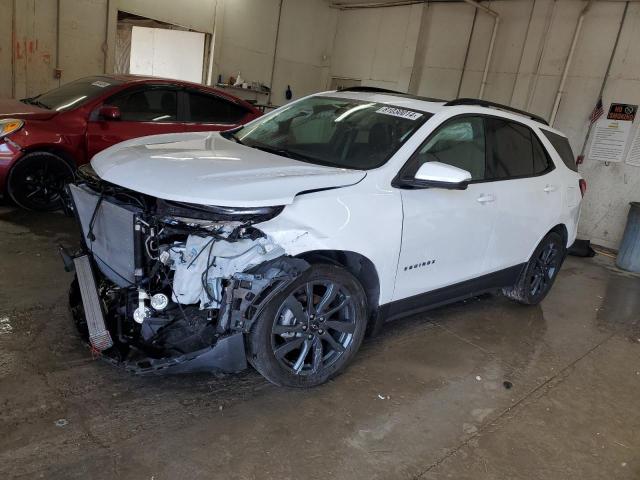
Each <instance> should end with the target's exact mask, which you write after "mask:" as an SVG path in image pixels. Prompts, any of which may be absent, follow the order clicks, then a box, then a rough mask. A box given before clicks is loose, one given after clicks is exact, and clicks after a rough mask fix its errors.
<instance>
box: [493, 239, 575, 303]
mask: <svg viewBox="0 0 640 480" xmlns="http://www.w3.org/2000/svg"><path fill="white" fill-rule="evenodd" d="M566 254H567V248H566V245H565V244H564V242H563V241H562V237H561V236H560V235H558V234H557V233H555V232H551V233H549V234H547V236H546V237H544V238H543V239H542V241H541V242H540V244H539V245H538V247H537V248H536V249H535V251H534V252H533V255H531V258H530V259H529V261H528V262H527V264H526V266H525V268H524V269H523V270H522V273H521V274H520V277H519V278H518V281H517V282H516V284H515V285H514V286H513V287H508V288H504V289H503V290H502V292H503V293H504V295H505V296H507V297H509V298H510V299H512V300H515V301H516V302H519V303H522V304H524V305H537V304H538V303H540V302H541V301H542V300H543V299H544V297H546V296H547V294H548V293H549V290H551V287H552V286H553V282H555V279H556V277H557V276H558V272H559V271H560V267H561V266H562V262H564V259H565V257H566Z"/></svg>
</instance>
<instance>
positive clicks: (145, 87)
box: [89, 83, 185, 125]
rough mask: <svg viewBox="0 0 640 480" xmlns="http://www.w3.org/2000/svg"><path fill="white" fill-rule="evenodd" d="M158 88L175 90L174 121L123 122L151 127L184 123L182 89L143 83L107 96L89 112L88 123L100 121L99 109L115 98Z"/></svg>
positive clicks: (174, 86) (165, 84)
mask: <svg viewBox="0 0 640 480" xmlns="http://www.w3.org/2000/svg"><path fill="white" fill-rule="evenodd" d="M158 88H164V89H166V90H175V92H176V102H177V105H176V119H175V120H166V121H164V120H163V121H162V122H149V121H147V122H145V121H143V120H123V121H124V122H131V123H150V124H152V125H160V124H163V123H185V122H184V120H182V118H185V117H184V116H183V113H184V105H183V103H184V102H183V101H182V100H181V97H182V95H181V92H182V90H184V87H182V86H179V85H173V84H171V83H143V84H139V85H131V86H128V87H125V88H123V89H121V90H118V91H117V92H115V93H113V94H112V95H109V96H108V97H107V98H105V99H104V100H103V101H102V102H101V103H100V104H98V106H96V108H94V109H93V111H92V112H91V115H90V117H89V120H90V121H102V120H101V119H100V118H99V116H98V112H99V111H100V109H101V108H102V107H103V106H105V105H111V101H112V99H114V98H117V97H119V96H121V95H131V94H133V93H136V92H138V91H142V90H155V89H158Z"/></svg>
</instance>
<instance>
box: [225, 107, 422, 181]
mask: <svg viewBox="0 0 640 480" xmlns="http://www.w3.org/2000/svg"><path fill="white" fill-rule="evenodd" d="M430 116H431V114H430V113H425V112H419V111H415V110H407V109H403V108H398V107H393V106H389V105H385V104H381V103H375V102H363V101H358V100H352V99H345V98H329V97H311V98H308V99H306V100H302V101H300V102H297V103H294V104H292V105H291V106H290V107H288V108H285V109H283V110H281V111H280V112H277V113H274V114H272V115H267V116H265V117H263V118H262V119H261V120H258V121H257V122H255V123H252V124H251V125H249V126H246V127H243V128H241V129H240V130H237V131H236V132H235V134H234V137H235V139H237V140H238V141H240V142H241V143H243V144H245V145H248V146H251V147H254V148H259V149H263V150H265V151H269V152H272V153H276V154H279V155H283V156H287V157H291V158H295V159H298V160H303V161H306V162H310V163H315V164H319V165H328V166H337V167H341V168H352V169H362V170H366V169H371V168H376V167H379V166H381V165H383V164H384V163H385V162H386V161H387V160H388V159H389V158H390V157H391V155H393V154H394V153H395V152H396V150H398V148H399V147H400V146H401V145H402V144H403V143H404V142H405V141H406V140H407V139H408V138H409V137H410V136H411V135H412V134H413V133H414V132H415V131H416V130H417V129H418V128H419V127H420V126H421V125H422V124H423V123H424V122H425V121H426V120H427V119H428V118H429V117H430Z"/></svg>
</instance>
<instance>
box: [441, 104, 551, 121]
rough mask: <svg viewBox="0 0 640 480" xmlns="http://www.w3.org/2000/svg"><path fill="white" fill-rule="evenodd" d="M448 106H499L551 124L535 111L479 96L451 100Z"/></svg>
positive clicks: (500, 108) (501, 108)
mask: <svg viewBox="0 0 640 480" xmlns="http://www.w3.org/2000/svg"><path fill="white" fill-rule="evenodd" d="M444 105H445V106H446V107H453V106H455V105H478V106H479V107H487V108H497V109H499V110H505V111H507V112H512V113H517V114H518V115H522V116H524V117H529V118H530V119H532V120H535V121H536V122H540V123H543V124H544V125H549V122H547V121H546V120H545V119H544V118H542V117H541V116H539V115H535V114H533V113H529V112H525V111H524V110H519V109H517V108H513V107H510V106H508V105H502V104H500V103H494V102H489V101H487V100H479V99H477V98H457V99H455V100H451V101H449V102H447V103H445V104H444Z"/></svg>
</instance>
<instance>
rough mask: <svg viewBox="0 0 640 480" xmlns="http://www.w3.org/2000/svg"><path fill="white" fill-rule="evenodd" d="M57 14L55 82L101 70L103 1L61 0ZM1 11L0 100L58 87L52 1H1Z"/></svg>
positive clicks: (104, 23) (104, 25) (104, 24)
mask: <svg viewBox="0 0 640 480" xmlns="http://www.w3.org/2000/svg"><path fill="white" fill-rule="evenodd" d="M14 5H15V7H16V8H15V11H14V9H13V7H14ZM60 10H61V11H60V19H61V22H60V27H61V29H60V31H61V34H60V59H59V63H60V67H61V68H62V79H61V80H60V81H61V82H68V81H71V80H74V79H76V78H78V77H81V76H84V75H90V74H95V73H101V72H103V71H104V64H105V55H106V56H107V58H106V61H107V63H108V62H109V53H110V52H109V51H105V50H103V48H102V47H103V45H104V44H105V42H106V41H107V0H64V1H62V2H61V9H60ZM114 11H115V10H114ZM0 12H2V13H1V14H0V97H11V96H14V97H18V98H22V97H25V96H27V95H33V94H36V93H41V92H43V91H46V90H49V89H51V88H54V87H56V86H58V84H59V83H60V82H59V81H58V80H57V79H55V78H54V67H55V65H56V31H57V25H56V16H57V15H56V14H57V12H56V2H54V1H51V0H20V1H19V2H14V1H13V0H0ZM14 19H15V31H14V29H13V28H12V26H13V24H14Z"/></svg>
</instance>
